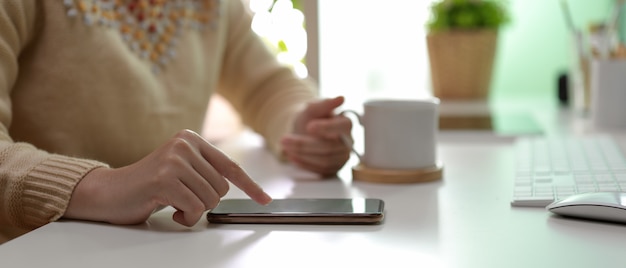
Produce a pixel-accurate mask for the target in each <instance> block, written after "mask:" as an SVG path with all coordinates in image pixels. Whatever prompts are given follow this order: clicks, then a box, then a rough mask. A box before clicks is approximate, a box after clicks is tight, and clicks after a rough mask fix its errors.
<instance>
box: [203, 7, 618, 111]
mask: <svg viewBox="0 0 626 268" xmlns="http://www.w3.org/2000/svg"><path fill="white" fill-rule="evenodd" d="M244 1H247V2H248V6H249V7H250V11H251V12H252V13H253V14H254V22H253V29H254V30H255V31H256V32H257V33H258V34H259V35H260V36H262V37H263V38H264V39H265V40H266V41H267V43H268V46H270V47H271V48H272V49H274V50H275V51H276V53H278V54H279V58H280V59H281V61H283V62H284V63H285V64H288V65H290V66H292V67H293V68H294V70H295V71H296V73H298V74H299V75H300V76H301V77H311V78H312V79H314V80H315V81H317V82H318V84H319V86H320V93H321V95H322V96H324V97H332V96H336V95H344V96H346V97H347V103H346V106H348V107H350V108H352V107H359V106H360V104H361V103H362V102H363V101H365V100H367V99H370V98H377V97H402V98H413V97H424V96H429V95H431V92H432V87H431V80H430V69H429V61H428V53H427V47H426V33H427V30H426V26H425V25H426V23H427V21H428V20H429V19H430V16H431V14H430V7H431V5H432V3H433V2H435V1H433V0H332V1H331V0H244ZM501 2H502V3H503V4H504V5H505V7H506V8H507V10H508V12H509V15H510V18H511V20H510V22H509V23H508V24H507V25H506V26H504V27H503V28H501V29H500V31H499V38H498V44H497V46H498V47H497V52H496V58H495V62H494V70H493V77H492V81H491V93H490V96H489V99H490V101H491V102H498V101H500V100H506V99H520V98H531V99H537V100H541V101H548V102H557V101H558V100H557V85H558V82H557V81H558V77H559V75H561V74H564V73H568V72H569V71H570V70H571V69H572V68H573V67H574V66H575V65H576V61H577V59H576V55H575V53H574V52H575V46H574V42H573V37H572V33H571V31H570V28H569V27H568V24H567V22H566V17H565V16H564V12H563V9H562V1H561V0H501ZM566 2H567V4H568V6H569V10H570V14H571V18H572V22H573V24H574V26H575V27H576V28H579V29H580V30H581V31H583V32H588V29H589V27H590V25H591V24H594V23H599V22H604V21H606V20H607V19H608V18H609V17H610V15H611V12H612V10H613V7H614V3H615V0H567V1H566ZM622 8H623V7H622ZM624 17H625V16H622V17H621V18H620V21H619V25H620V26H622V25H626V19H624ZM623 28H624V27H620V30H619V34H620V39H622V40H623V39H624V36H625V34H624V33H625V32H624V29H623ZM215 106H216V108H218V109H222V106H223V105H222V104H221V103H218V105H215ZM213 114H215V113H213ZM214 120H215V119H214Z"/></svg>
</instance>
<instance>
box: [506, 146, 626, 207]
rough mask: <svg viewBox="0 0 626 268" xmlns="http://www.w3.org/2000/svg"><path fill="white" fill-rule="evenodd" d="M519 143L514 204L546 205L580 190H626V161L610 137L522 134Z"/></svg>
mask: <svg viewBox="0 0 626 268" xmlns="http://www.w3.org/2000/svg"><path fill="white" fill-rule="evenodd" d="M515 146H516V147H515V150H516V157H517V158H516V163H517V167H516V173H515V179H514V181H515V185H514V190H513V198H512V201H511V205H512V206H519V207H545V206H547V205H549V204H550V203H552V202H554V201H555V200H559V199H563V198H565V197H567V196H570V195H573V194H577V193H584V192H606V191H626V160H625V159H624V156H623V154H622V152H621V150H620V148H619V146H618V145H617V143H616V142H615V141H614V140H613V138H611V137H610V136H603V135H602V136H601V135H596V136H584V137H583V136H577V137H565V138H548V137H522V138H519V139H518V140H516V142H515Z"/></svg>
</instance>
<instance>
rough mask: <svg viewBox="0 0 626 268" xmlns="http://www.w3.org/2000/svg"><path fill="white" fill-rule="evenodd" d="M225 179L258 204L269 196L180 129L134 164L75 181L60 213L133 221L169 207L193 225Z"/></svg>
mask: <svg viewBox="0 0 626 268" xmlns="http://www.w3.org/2000/svg"><path fill="white" fill-rule="evenodd" d="M228 181H230V182H232V183H233V184H234V185H235V186H237V187H239V188H240V189H241V190H243V191H244V192H245V193H246V194H247V195H249V196H250V197H251V198H252V199H253V200H255V201H256V202H258V203H260V204H267V203H269V202H271V201H272V199H271V197H269V196H268V195H267V194H266V193H265V192H264V191H263V190H262V189H261V187H260V186H259V185H257V184H256V183H255V182H254V181H253V180H252V179H251V178H250V177H249V176H248V175H247V174H246V172H245V171H244V170H243V169H242V168H241V167H240V166H239V165H238V164H237V163H236V162H234V161H233V160H232V159H230V158H229V157H228V156H226V155H225V154H224V153H222V152H221V151H220V150H219V149H217V148H215V147H214V146H212V145H211V144H210V143H208V142H207V141H206V140H204V139H203V138H202V137H201V136H200V135H198V134H196V133H195V132H193V131H189V130H184V131H180V132H179V133H177V134H176V135H175V136H174V137H172V138H171V139H170V140H169V141H167V142H166V143H165V144H164V145H162V146H161V147H160V148H158V149H157V150H155V151H154V152H152V153H151V154H149V155H148V156H146V157H145V158H143V159H141V160H140V161H138V162H136V163H134V164H131V165H129V166H126V167H122V168H118V169H109V168H98V169H95V170H93V171H91V172H90V173H89V174H87V175H86V176H85V177H84V178H83V180H82V181H81V182H79V184H78V185H77V186H76V189H75V190H74V192H73V194H72V198H71V200H70V203H69V206H68V208H67V210H66V212H65V215H64V217H66V218H74V219H82V220H92V221H103V222H109V223H113V224H137V223H142V222H144V221H146V220H147V219H148V217H149V216H150V215H151V214H152V213H153V212H154V211H155V210H156V209H158V208H160V207H162V206H172V207H174V208H175V209H176V212H175V213H174V216H173V218H174V220H175V221H176V222H178V223H180V224H183V225H186V226H192V225H194V224H195V223H197V222H198V221H199V220H200V218H201V217H202V214H203V213H204V212H205V211H207V210H210V209H212V208H214V207H216V206H217V204H218V203H219V201H220V199H221V197H223V196H224V195H225V194H226V193H227V192H228V189H229V183H228Z"/></svg>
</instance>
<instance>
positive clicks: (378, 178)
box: [352, 163, 443, 183]
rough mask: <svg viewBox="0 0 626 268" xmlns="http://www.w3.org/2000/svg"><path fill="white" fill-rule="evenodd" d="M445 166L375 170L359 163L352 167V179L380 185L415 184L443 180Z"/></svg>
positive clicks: (438, 164)
mask: <svg viewBox="0 0 626 268" xmlns="http://www.w3.org/2000/svg"><path fill="white" fill-rule="evenodd" d="M442 174H443V164H442V163H437V165H435V166H432V167H426V168H421V169H409V170H403V169H375V168H369V167H366V166H365V165H363V164H361V163H359V164H358V165H357V166H355V167H352V179H354V180H359V181H368V182H378V183H415V182H427V181H434V180H439V179H441V177H442Z"/></svg>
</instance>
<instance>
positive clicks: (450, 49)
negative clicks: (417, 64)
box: [426, 0, 509, 99]
mask: <svg viewBox="0 0 626 268" xmlns="http://www.w3.org/2000/svg"><path fill="white" fill-rule="evenodd" d="M431 12H432V18H431V20H430V21H429V22H428V23H427V25H426V27H427V32H428V34H427V47H428V56H429V60H430V68H431V79H432V86H433V95H435V96H436V97H439V98H441V99H485V98H486V97H487V96H488V94H489V87H490V84H491V76H492V70H493V62H494V58H495V52H496V45H497V38H498V29H499V28H500V26H502V25H503V24H505V23H507V22H508V21H509V17H508V13H507V12H506V10H505V7H504V6H503V5H502V4H501V2H498V1H497V0H439V1H437V2H435V3H434V4H433V5H432V6H431Z"/></svg>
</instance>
